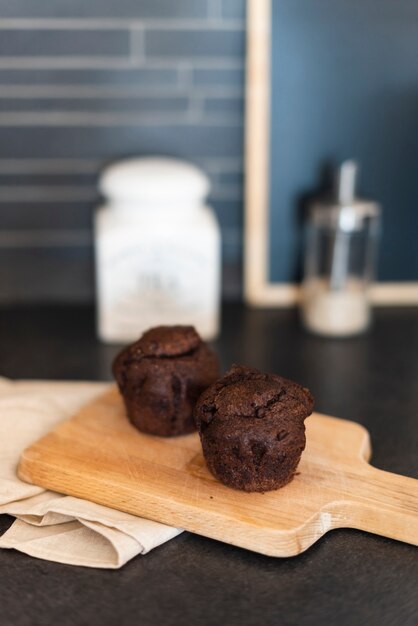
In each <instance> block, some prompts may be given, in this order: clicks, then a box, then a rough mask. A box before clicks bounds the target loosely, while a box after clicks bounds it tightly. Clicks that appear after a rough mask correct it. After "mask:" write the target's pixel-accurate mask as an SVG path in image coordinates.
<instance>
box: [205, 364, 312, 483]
mask: <svg viewBox="0 0 418 626" xmlns="http://www.w3.org/2000/svg"><path fill="white" fill-rule="evenodd" d="M312 409H313V398H312V395H311V394H310V392H309V391H308V389H305V388H304V387H301V386H300V385H298V384H297V383H294V382H293V381H291V380H287V379H286V378H282V377H281V376H277V375H276V374H263V373H262V372H259V371H258V370H255V369H251V368H249V367H243V366H240V365H234V366H233V367H231V369H230V370H229V371H228V372H227V373H226V374H225V376H223V377H222V378H220V379H219V380H218V381H216V382H215V383H214V384H213V385H211V386H210V387H209V388H208V389H206V391H204V393H203V394H202V395H201V397H200V398H199V401H198V403H197V405H196V409H195V421H196V425H197V429H198V431H199V434H200V438H201V441H202V447H203V454H204V456H205V459H206V462H207V464H208V467H209V469H210V471H211V472H212V474H213V475H214V476H215V477H216V478H217V479H218V480H220V481H221V482H222V483H224V484H225V485H227V486H228V487H233V488H235V489H241V490H244V491H270V490H272V489H278V488H279V487H283V486H284V485H286V484H287V483H288V482H290V481H291V480H292V478H293V476H294V474H295V471H296V468H297V466H298V463H299V461H300V457H301V454H302V452H303V450H304V448H305V442H306V440H305V425H304V420H305V419H306V418H307V417H308V415H310V414H311V413H312Z"/></svg>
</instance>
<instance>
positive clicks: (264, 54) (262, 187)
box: [244, 0, 418, 307]
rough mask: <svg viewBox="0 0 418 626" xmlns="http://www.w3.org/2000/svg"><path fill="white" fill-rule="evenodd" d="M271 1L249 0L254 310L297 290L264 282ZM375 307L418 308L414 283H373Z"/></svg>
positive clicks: (249, 267) (247, 255)
mask: <svg viewBox="0 0 418 626" xmlns="http://www.w3.org/2000/svg"><path fill="white" fill-rule="evenodd" d="M271 3H272V0H247V64H246V87H245V97H246V114H245V149H244V151H245V155H244V160H245V172H246V176H245V193H244V197H245V211H244V217H245V228H244V297H245V301H246V303H247V304H250V305H251V306H255V307H290V306H294V305H296V304H297V303H298V302H299V291H300V288H299V286H298V285H296V284H292V283H270V282H269V280H268V273H269V270H268V259H269V238H268V217H269V216H268V212H269V202H268V196H269V178H270V167H269V153H270V150H269V144H270V66H271V58H270V56H271ZM370 296H371V301H372V303H373V304H374V305H376V306H416V305H418V282H393V283H384V282H382V283H375V284H374V285H373V286H372V287H371V292H370Z"/></svg>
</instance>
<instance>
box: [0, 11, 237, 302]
mask: <svg viewBox="0 0 418 626" xmlns="http://www.w3.org/2000/svg"><path fill="white" fill-rule="evenodd" d="M244 14H245V0H176V2H173V0H141V1H140V2H138V1H137V0H118V2H116V1H115V0H101V1H100V2H85V1H84V0H72V1H71V2H66V1H64V0H42V2H33V0H13V2H10V1H9V0H8V1H6V0H0V15H1V17H2V20H1V21H0V225H1V230H0V268H1V269H0V301H3V302H14V301H28V300H32V301H37V300H38V301H45V300H50V301H53V300H58V301H66V300H68V301H89V300H92V299H93V297H94V278H93V276H94V271H93V254H92V230H91V223H92V211H93V209H94V207H95V206H96V205H97V204H98V202H100V199H99V198H98V195H97V191H96V181H97V174H98V173H99V172H100V170H101V168H102V167H103V165H105V164H106V163H108V162H109V161H110V160H116V159H120V158H123V157H128V156H132V155H138V154H139V155H141V154H168V155H172V156H178V157H182V158H186V159H190V160H191V161H193V162H195V163H197V164H198V165H200V166H201V167H203V168H204V169H205V170H206V172H207V173H208V174H209V176H210V177H211V180H212V186H213V192H212V196H211V204H212V205H213V206H214V208H215V211H216V213H217V215H218V217H219V221H220V224H221V227H222V233H223V257H224V294H225V295H226V296H227V297H232V298H233V297H237V296H238V295H239V293H240V283H241V272H240V267H241V257H242V245H241V237H242V183H243V163H242V148H243V108H244V97H243V94H244V48H245V19H244Z"/></svg>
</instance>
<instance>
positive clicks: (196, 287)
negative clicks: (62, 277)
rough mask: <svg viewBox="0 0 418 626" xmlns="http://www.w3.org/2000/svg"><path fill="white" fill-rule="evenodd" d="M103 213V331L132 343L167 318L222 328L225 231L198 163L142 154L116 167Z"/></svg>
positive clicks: (211, 331)
mask: <svg viewBox="0 0 418 626" xmlns="http://www.w3.org/2000/svg"><path fill="white" fill-rule="evenodd" d="M99 188H100V191H101V193H102V194H103V195H104V196H105V198H107V203H106V204H105V205H104V206H102V207H100V208H99V209H98V210H97V211H96V214H95V225H94V227H95V239H96V285H97V301H98V334H99V337H100V338H101V339H102V340H103V341H107V342H128V341H133V340H135V339H137V338H138V337H139V336H140V335H141V333H142V332H143V331H145V330H146V329H148V328H150V327H152V326H157V325H159V324H168V325H171V324H192V325H194V326H195V327H196V329H197V330H198V332H199V333H200V334H201V336H202V337H203V338H204V339H213V338H214V337H215V336H216V335H217V333H218V324H219V295H220V233H219V226H218V223H217V220H216V217H215V215H214V213H213V211H212V210H211V208H210V207H208V206H206V205H205V199H206V197H207V195H208V193H209V189H210V185H209V180H208V178H207V177H206V176H205V174H204V173H203V172H202V171H201V170H199V169H198V168H197V167H195V166H194V165H191V164H189V163H186V162H184V161H179V160H176V159H167V158H138V159H129V160H126V161H121V162H119V163H115V164H113V165H111V166H109V167H108V168H107V169H106V170H105V171H104V172H103V174H102V176H101V178H100V182H99Z"/></svg>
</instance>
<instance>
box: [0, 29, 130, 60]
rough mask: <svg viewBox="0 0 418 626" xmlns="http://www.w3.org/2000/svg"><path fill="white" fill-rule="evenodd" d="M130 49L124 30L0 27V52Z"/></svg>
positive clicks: (24, 53)
mask: <svg viewBox="0 0 418 626" xmlns="http://www.w3.org/2000/svg"><path fill="white" fill-rule="evenodd" d="M129 53H130V39H129V32H128V31H127V30H105V31H101V30H78V31H74V30H53V29H48V30H26V29H22V30H19V29H9V30H7V29H4V30H1V31H0V56H2V57H5V56H11V57H43V56H48V55H51V56H52V55H53V56H58V57H63V56H71V55H72V56H91V57H102V56H112V57H113V56H123V55H126V56H127V55H129Z"/></svg>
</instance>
